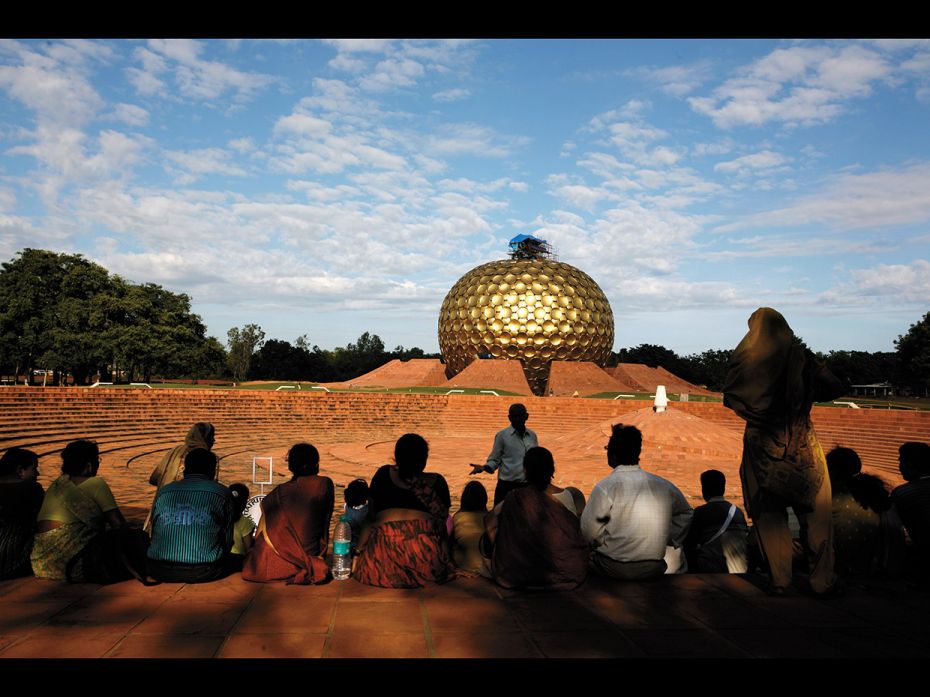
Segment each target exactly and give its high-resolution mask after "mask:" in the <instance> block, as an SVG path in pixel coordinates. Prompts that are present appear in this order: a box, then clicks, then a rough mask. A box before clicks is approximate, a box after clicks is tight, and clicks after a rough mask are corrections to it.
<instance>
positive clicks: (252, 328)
mask: <svg viewBox="0 0 930 697" xmlns="http://www.w3.org/2000/svg"><path fill="white" fill-rule="evenodd" d="M226 336H227V337H228V339H229V340H228V342H227V344H228V345H229V358H228V362H229V370H230V372H232V374H233V379H234V380H235V381H236V382H242V381H243V380H245V379H246V378H247V377H248V375H249V367H250V366H251V365H252V356H253V355H254V354H255V352H256V351H257V350H258V349H260V348H261V347H262V344H264V341H265V332H263V331H262V328H261V327H259V326H258V325H257V324H247V325H245V326H244V327H243V328H242V329H239V328H237V327H233V328H232V329H230V330H229V331H228V332H227V333H226Z"/></svg>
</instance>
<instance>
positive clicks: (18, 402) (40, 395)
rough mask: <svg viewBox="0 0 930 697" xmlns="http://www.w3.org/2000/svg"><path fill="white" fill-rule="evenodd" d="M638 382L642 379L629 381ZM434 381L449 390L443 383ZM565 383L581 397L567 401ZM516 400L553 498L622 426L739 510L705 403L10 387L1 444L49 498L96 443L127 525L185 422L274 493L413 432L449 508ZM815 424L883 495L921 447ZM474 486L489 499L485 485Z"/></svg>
mask: <svg viewBox="0 0 930 697" xmlns="http://www.w3.org/2000/svg"><path fill="white" fill-rule="evenodd" d="M428 363H431V361H426V360H423V361H420V362H417V361H410V362H408V365H409V368H410V369H411V371H412V372H413V373H415V374H416V375H420V376H425V377H427V378H428V379H429V381H431V382H435V381H438V379H439V377H440V376H439V374H438V373H437V372H436V371H435V370H432V368H431V367H430V366H428V365H426V364H428ZM436 363H438V361H436ZM476 363H477V362H476ZM480 363H482V364H486V365H483V366H481V368H482V370H483V371H484V373H483V374H480V375H479V378H480V379H479V383H480V384H474V383H469V386H489V385H490V386H491V387H493V386H499V384H498V383H495V382H494V378H495V376H494V375H493V374H488V373H489V372H491V371H493V369H494V368H496V367H498V366H499V367H500V370H501V374H500V375H498V376H497V377H499V378H503V379H504V380H505V383H506V384H509V382H511V381H512V380H513V377H514V376H513V375H511V374H510V373H509V372H507V371H506V368H508V367H512V366H508V365H507V364H509V363H511V362H509V361H480ZM403 367H407V366H403V365H402V366H393V365H392V364H388V365H386V366H383V367H382V368H380V369H379V371H381V373H382V375H381V376H380V377H381V380H380V381H378V380H375V379H374V378H377V377H378V376H377V375H374V374H369V376H368V379H367V380H362V379H358V380H355V381H352V383H351V384H365V385H367V386H368V387H372V386H375V385H381V386H384V387H396V386H399V384H397V383H398V381H401V382H402V381H403V380H404V379H405V378H406V379H408V380H409V379H410V378H411V377H412V376H411V374H410V373H407V374H406V375H403V373H405V372H406V371H403V370H402V369H401V368H403ZM569 367H570V368H577V370H578V376H579V379H578V380H575V381H573V380H572V379H571V375H569V374H568V372H569V371H568V370H565V369H564V368H563V367H556V368H554V370H553V378H552V380H551V381H550V382H551V383H553V384H554V386H556V387H557V388H558V390H557V391H556V390H553V391H554V392H556V394H566V393H574V392H579V393H590V392H591V391H599V390H600V389H603V388H604V387H605V386H607V385H606V384H594V383H595V382H597V381H596V380H595V381H593V382H592V373H591V371H590V370H589V368H587V367H586V366H583V365H578V366H569ZM592 367H595V366H592ZM643 368H645V366H634V367H633V368H629V367H628V368H626V369H625V370H624V369H622V368H620V369H618V370H617V371H616V373H617V375H615V376H613V377H612V376H609V375H608V374H607V373H606V372H605V371H601V370H600V369H597V370H598V371H599V372H600V373H602V374H603V376H604V378H607V379H611V380H613V381H614V383H618V384H625V386H626V387H627V388H629V389H642V387H643V386H644V384H648V382H645V383H644V382H637V383H634V386H633V387H630V383H632V382H633V379H631V378H632V375H631V374H635V373H636V372H637V371H638V372H639V373H642V372H643V371H642V369H643ZM647 370H651V369H647ZM375 372H376V373H377V372H378V371H375ZM473 372H475V373H477V372H478V371H473ZM364 377H366V376H363V378H364ZM465 377H466V378H467V377H468V376H465ZM386 378H390V379H389V380H388V379H386ZM656 379H662V380H663V384H664V383H666V382H668V383H672V384H674V383H673V381H674V380H677V378H675V377H674V376H672V375H671V374H667V375H662V374H661V373H659V374H658V378H656ZM621 380H623V381H624V383H620V381H621ZM640 380H641V381H646V380H647V378H646V377H644V376H643V375H640ZM443 382H444V384H446V385H448V386H450V387H451V384H452V382H453V381H448V382H445V381H444V380H443ZM679 382H680V381H679ZM385 383H387V384H385ZM406 384H408V385H409V384H410V382H409V381H408V382H407V383H406ZM573 384H574V386H575V387H579V388H581V389H571V388H572V387H573ZM685 387H687V386H686V385H685ZM692 387H693V386H692ZM585 388H590V389H587V390H586V389H585ZM652 389H654V386H653V387H652ZM679 389H680V388H679ZM669 391H670V392H671V391H672V389H669ZM515 401H521V402H523V403H525V404H526V405H527V408H528V409H529V412H530V421H529V426H530V427H531V428H533V429H534V430H536V432H537V433H538V434H539V439H540V444H542V445H545V446H546V447H548V448H549V449H550V450H552V451H553V454H554V456H555V459H556V480H557V483H559V484H561V485H563V486H565V485H569V484H571V485H574V486H577V487H579V488H580V489H581V490H582V491H583V492H584V493H585V495H586V496H587V495H588V494H589V493H590V491H591V488H592V487H593V485H594V484H595V483H596V482H597V481H598V480H599V479H601V478H603V477H604V476H606V474H607V471H608V470H607V466H606V462H605V457H604V451H603V445H604V444H605V443H606V440H607V436H608V434H609V429H610V425H611V423H615V422H617V421H621V420H622V421H624V422H626V423H633V424H635V425H637V426H639V427H640V429H641V430H642V431H643V433H644V452H643V457H642V462H643V465H644V467H646V468H648V469H650V470H652V471H655V472H657V473H659V474H662V475H663V476H666V477H667V478H669V479H671V480H672V481H674V482H675V483H676V484H678V486H679V487H680V488H681V489H682V491H684V492H685V494H686V495H687V496H688V497H689V499H691V500H692V502H694V503H699V502H700V485H699V482H698V475H699V473H700V472H701V471H702V470H703V469H706V468H708V467H716V468H718V469H720V470H722V471H723V472H724V473H725V474H726V475H727V479H728V482H729V485H728V493H729V495H730V496H731V497H733V498H734V499H735V500H740V499H739V491H738V487H739V480H738V476H737V472H738V468H739V460H740V455H741V451H742V439H741V434H742V429H743V422H742V421H741V420H740V419H739V418H738V417H736V416H735V415H734V414H733V413H732V412H730V411H729V410H728V409H726V408H725V407H724V406H723V405H722V404H720V403H715V402H682V403H678V402H673V403H672V404H671V406H670V408H669V410H668V411H667V412H665V413H664V414H655V413H653V411H652V408H651V403H650V402H648V401H644V400H634V399H623V400H619V399H618V400H592V399H573V398H570V397H559V396H554V397H544V398H543V397H532V396H519V397H513V396H510V397H504V396H500V397H498V396H492V395H480V396H473V395H463V394H450V395H433V394H386V393H382V394H378V393H348V392H324V391H300V392H298V391H288V392H266V391H245V390H167V389H160V390H127V389H107V388H95V389H90V388H51V387H49V388H41V389H39V388H25V387H7V388H3V389H2V390H0V443H2V446H3V447H10V446H13V445H21V446H24V447H29V448H32V449H33V450H35V451H36V452H38V453H39V455H40V463H41V469H42V477H41V481H42V483H43V484H44V485H48V484H49V483H50V482H51V481H52V479H53V478H54V477H55V476H57V473H58V470H59V466H60V460H59V458H58V453H59V451H60V450H61V448H63V447H64V445H65V444H66V443H67V442H69V441H71V440H73V439H75V438H92V439H94V440H96V441H97V442H98V443H99V444H100V447H101V454H102V457H101V460H102V464H101V474H102V475H103V476H105V477H106V478H107V479H108V481H109V482H110V484H111V486H112V488H113V490H114V494H115V495H116V497H117V501H119V502H120V504H121V506H123V507H124V508H126V509H127V513H128V514H129V515H130V516H138V515H141V514H142V510H143V509H145V508H146V507H147V506H148V505H149V503H150V500H151V496H152V495H153V490H152V488H151V487H150V486H149V485H148V482H147V480H148V476H149V473H150V472H151V470H152V468H153V467H154V466H155V464H157V462H158V461H159V459H160V458H161V457H162V455H163V454H164V453H165V452H166V451H167V450H169V449H170V448H172V447H173V446H174V445H176V444H178V443H180V442H182V441H183V437H184V435H185V433H186V432H187V429H188V428H189V427H190V425H191V424H192V423H194V422H196V421H210V422H211V423H213V424H214V425H215V426H216V429H217V440H216V446H215V450H216V452H217V453H218V454H219V456H220V458H221V465H220V466H221V480H222V481H224V482H225V483H232V482H233V481H244V482H250V481H251V479H252V458H253V456H270V457H272V458H274V461H275V463H276V465H275V468H274V482H275V483H280V482H282V481H285V480H286V478H287V475H288V474H289V473H288V472H287V470H286V467H285V465H284V459H283V456H284V454H285V453H286V451H287V449H288V447H289V446H290V445H291V444H292V443H295V442H298V441H308V442H311V443H314V444H316V445H317V446H318V447H319V448H320V451H321V456H322V463H321V467H322V470H323V472H324V473H326V474H328V475H329V476H331V477H332V478H333V480H334V481H335V482H336V484H337V487H341V486H344V485H345V484H346V483H348V482H349V481H351V480H352V479H353V478H355V477H359V476H362V477H365V478H366V479H368V478H370V477H371V475H372V474H373V473H374V471H375V469H377V467H378V466H380V465H382V464H384V463H386V462H389V461H390V459H391V453H392V447H393V443H394V441H395V440H396V438H397V437H398V436H399V435H401V434H403V433H407V432H417V433H420V434H422V435H423V436H425V437H426V438H427V440H428V441H429V442H430V446H431V455H430V462H429V465H428V468H429V469H430V470H433V471H438V472H441V473H442V474H443V475H444V476H445V477H446V478H447V479H448V480H449V484H450V488H451V489H452V491H453V496H454V497H457V495H458V493H459V492H460V491H461V489H462V487H463V486H464V484H465V483H466V482H467V481H468V476H467V472H468V467H467V465H468V464H469V463H472V462H478V463H480V462H484V459H485V458H486V456H487V453H488V451H489V449H490V445H491V440H492V436H493V434H494V432H495V431H496V430H498V429H500V428H502V427H503V426H504V425H506V423H507V421H506V413H507V407H508V406H509V405H510V404H511V403H513V402H515ZM813 421H814V424H815V427H816V429H817V431H818V433H819V435H820V440H821V443H822V445H823V446H824V449H825V450H828V449H829V448H831V447H833V446H834V445H844V446H847V447H851V448H854V449H855V450H856V451H857V452H859V454H860V456H861V457H862V461H863V464H864V466H865V468H866V469H867V470H869V471H871V472H874V473H876V474H878V475H880V476H882V477H883V478H885V479H886V480H887V481H888V482H889V483H890V484H897V483H899V482H900V481H901V480H900V475H899V473H898V470H897V448H898V446H899V445H900V444H901V443H903V442H905V441H908V440H920V441H924V442H927V441H930V413H928V412H908V411H884V410H882V411H877V410H865V409H861V410H856V409H841V408H830V407H815V408H814V410H813ZM482 481H484V482H485V484H486V485H487V486H488V488H489V489H492V488H493V483H494V482H493V479H492V478H491V477H484V478H483V479H482ZM253 489H256V490H257V487H253ZM256 493H257V492H256Z"/></svg>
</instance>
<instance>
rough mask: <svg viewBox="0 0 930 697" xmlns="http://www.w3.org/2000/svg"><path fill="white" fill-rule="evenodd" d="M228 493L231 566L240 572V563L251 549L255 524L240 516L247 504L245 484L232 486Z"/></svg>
mask: <svg viewBox="0 0 930 697" xmlns="http://www.w3.org/2000/svg"><path fill="white" fill-rule="evenodd" d="M229 493H230V495H231V496H232V498H233V545H232V549H231V550H230V554H231V562H232V566H233V568H235V569H238V570H240V571H241V570H242V562H243V561H244V560H245V557H246V555H248V553H249V550H250V549H252V543H253V541H254V538H253V536H252V533H253V532H255V523H253V522H252V521H251V519H250V518H249V517H248V516H244V515H242V512H243V511H245V506H246V504H247V503H248V502H249V487H247V486H246V485H245V484H232V485H230V487H229Z"/></svg>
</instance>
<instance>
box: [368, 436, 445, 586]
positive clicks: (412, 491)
mask: <svg viewBox="0 0 930 697" xmlns="http://www.w3.org/2000/svg"><path fill="white" fill-rule="evenodd" d="M428 457H429V446H428V445H427V443H426V441H425V440H424V439H423V437H422V436H419V435H417V434H416V433H407V434H405V435H403V436H401V437H400V438H398V439H397V443H396V444H395V445H394V462H395V463H396V464H394V465H384V466H383V467H381V468H380V469H379V470H378V471H377V472H375V476H374V477H372V479H371V486H370V487H369V494H370V496H371V506H372V512H373V513H374V516H375V521H374V523H373V524H372V526H371V527H370V528H368V531H369V532H368V538H367V540H365V539H364V533H363V539H360V540H359V545H358V546H359V555H358V558H357V563H356V566H355V570H354V572H353V576H354V577H355V580H357V581H359V582H360V583H366V584H368V585H369V586H381V587H382V588H419V587H422V586H425V585H427V584H429V583H445V582H446V581H449V580H451V579H452V578H453V577H454V576H455V567H454V566H453V564H452V559H451V557H450V555H449V533H448V530H447V527H446V520H447V518H448V517H449V506H450V505H451V503H452V502H451V498H450V496H449V485H448V484H447V483H446V480H445V478H444V477H443V476H442V475H441V474H438V473H436V472H425V471H424V470H425V469H426V460H427V458H428Z"/></svg>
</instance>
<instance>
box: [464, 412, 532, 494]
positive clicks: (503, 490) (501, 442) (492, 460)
mask: <svg viewBox="0 0 930 697" xmlns="http://www.w3.org/2000/svg"><path fill="white" fill-rule="evenodd" d="M507 418H509V419H510V426H508V427H507V428H505V429H503V430H501V431H498V432H497V435H495V436H494V447H493V448H491V454H490V455H488V461H487V463H486V464H484V465H474V464H473V465H472V466H471V468H472V469H471V474H480V473H481V472H495V471H497V472H498V474H497V487H496V488H495V489H494V505H495V506H496V505H497V504H499V503H500V502H501V501H503V500H504V498H505V497H506V496H507V494H508V493H510V492H511V491H513V490H514V489H519V488H520V487H522V486H524V485H525V484H526V477H525V476H524V474H523V457H524V456H525V455H526V451H527V450H529V449H530V448H535V447H536V446H537V445H539V440H538V439H537V438H536V434H535V433H534V432H533V431H531V430H530V429H528V428H527V427H526V420H527V419H528V418H530V414H529V412H528V411H527V410H526V407H525V406H524V405H522V404H511V405H510V410H509V411H508V412H507Z"/></svg>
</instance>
